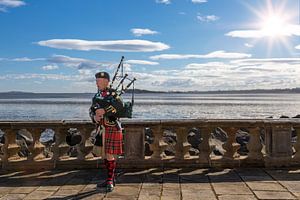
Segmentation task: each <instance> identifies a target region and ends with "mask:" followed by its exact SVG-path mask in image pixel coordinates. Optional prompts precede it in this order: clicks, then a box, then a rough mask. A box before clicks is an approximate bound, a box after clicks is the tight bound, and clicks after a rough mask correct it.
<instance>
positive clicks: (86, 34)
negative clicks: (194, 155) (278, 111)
mask: <svg viewBox="0 0 300 200" xmlns="http://www.w3.org/2000/svg"><path fill="white" fill-rule="evenodd" d="M299 1H300V0H226V1H225V0H130V1H129V0H128V1H127V0H89V1H83V0H69V1H61V0H43V1H37V0H0V24H1V29H0V45H1V48H0V69H1V70H0V91H1V92H4V91H30V92H94V91H95V90H96V89H95V81H94V73H95V72H97V71H99V70H106V71H108V72H109V73H111V74H113V72H114V71H115V69H116V65H117V64H118V62H119V60H120V58H121V56H125V64H124V66H125V70H126V72H128V74H129V76H130V77H136V78H137V79H138V80H137V82H136V87H137V88H139V89H148V90H160V91H161V90H163V91H172V90H180V91H192V90H199V91H207V90H235V89H271V88H294V87H300V24H299V21H300V17H299V12H300V11H299V10H300V6H299Z"/></svg>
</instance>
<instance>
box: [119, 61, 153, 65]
mask: <svg viewBox="0 0 300 200" xmlns="http://www.w3.org/2000/svg"><path fill="white" fill-rule="evenodd" d="M125 62H126V63H128V64H136V65H158V64H159V63H158V62H152V61H147V60H126V61H125Z"/></svg>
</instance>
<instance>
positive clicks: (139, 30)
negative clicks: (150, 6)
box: [130, 28, 158, 37]
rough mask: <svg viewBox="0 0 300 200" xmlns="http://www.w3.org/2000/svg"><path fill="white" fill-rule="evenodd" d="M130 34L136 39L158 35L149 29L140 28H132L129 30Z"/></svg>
mask: <svg viewBox="0 0 300 200" xmlns="http://www.w3.org/2000/svg"><path fill="white" fill-rule="evenodd" d="M130 31H131V32H132V34H133V35H134V36H136V37H139V36H143V35H154V34H158V32H157V31H152V30H150V29H147V28H146V29H142V28H133V29H131V30H130Z"/></svg>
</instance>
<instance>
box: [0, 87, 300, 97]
mask: <svg viewBox="0 0 300 200" xmlns="http://www.w3.org/2000/svg"><path fill="white" fill-rule="evenodd" d="M135 93H136V94H151V93H155V94H157V93H162V94H185V93H188V94H300V88H292V89H271V90H269V89H268V90H264V89H257V90H219V91H169V92H164V91H149V90H139V89H136V90H135ZM127 94H131V90H128V91H127ZM93 95H94V93H34V92H20V91H10V92H0V99H9V98H74V97H76V98H91V97H92V96H93Z"/></svg>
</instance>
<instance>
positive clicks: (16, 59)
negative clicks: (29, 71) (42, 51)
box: [10, 57, 45, 62]
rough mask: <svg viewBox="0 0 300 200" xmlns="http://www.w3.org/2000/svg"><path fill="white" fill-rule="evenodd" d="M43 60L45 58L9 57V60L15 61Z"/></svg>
mask: <svg viewBox="0 0 300 200" xmlns="http://www.w3.org/2000/svg"><path fill="white" fill-rule="evenodd" d="M43 60H45V58H27V57H23V58H14V59H10V61H16V62H32V61H43Z"/></svg>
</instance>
